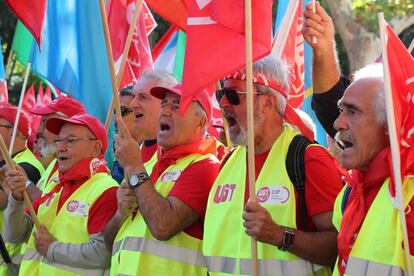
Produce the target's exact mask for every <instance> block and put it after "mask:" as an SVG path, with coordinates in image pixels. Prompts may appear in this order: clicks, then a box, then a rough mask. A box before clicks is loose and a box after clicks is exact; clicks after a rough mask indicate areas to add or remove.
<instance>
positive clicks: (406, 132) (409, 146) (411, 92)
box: [382, 21, 414, 192]
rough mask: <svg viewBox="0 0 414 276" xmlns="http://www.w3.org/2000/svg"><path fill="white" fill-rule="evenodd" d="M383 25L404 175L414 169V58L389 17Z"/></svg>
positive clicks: (384, 60)
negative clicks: (389, 22)
mask: <svg viewBox="0 0 414 276" xmlns="http://www.w3.org/2000/svg"><path fill="white" fill-rule="evenodd" d="M382 27H383V28H384V31H385V36H386V38H385V39H386V48H387V59H385V57H383V62H384V66H387V65H388V68H385V70H386V71H388V72H389V80H387V79H386V81H389V82H390V86H391V93H392V99H393V107H394V116H395V126H396V130H397V139H398V142H399V146H400V155H401V175H402V176H404V175H406V174H407V172H408V171H409V170H411V173H412V172H413V169H414V168H413V165H414V59H413V57H412V56H411V55H410V53H409V52H408V51H407V49H406V48H405V46H404V44H403V43H402V42H401V40H400V39H399V38H398V36H397V35H396V34H395V33H394V31H393V30H392V28H391V27H390V26H389V25H388V24H387V23H386V22H385V21H384V22H383V26H382ZM386 78H387V76H386ZM392 192H393V191H392Z"/></svg>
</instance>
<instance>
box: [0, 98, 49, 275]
mask: <svg viewBox="0 0 414 276" xmlns="http://www.w3.org/2000/svg"><path fill="white" fill-rule="evenodd" d="M16 115H17V107H15V106H12V105H5V104H2V105H0V135H1V136H2V137H3V140H4V142H5V144H6V146H7V148H9V147H10V143H11V138H12V134H13V125H14V123H15V120H16ZM30 136H31V127H30V121H29V118H28V117H27V115H26V114H25V113H24V112H23V111H22V112H21V113H20V118H19V124H18V126H17V133H16V137H15V140H14V146H13V152H12V154H11V155H12V158H13V160H14V162H15V163H17V164H18V165H19V166H20V167H21V168H22V169H23V170H24V172H25V174H26V175H27V182H26V183H25V186H26V189H27V192H28V194H29V196H30V198H31V199H32V200H34V199H36V198H37V197H38V196H39V195H40V193H39V192H38V191H37V189H36V188H35V185H33V183H37V181H38V180H39V179H40V177H41V176H42V174H43V173H44V171H45V170H44V168H43V166H42V164H41V163H40V161H39V160H37V158H36V157H35V155H34V154H33V153H32V151H31V150H30V149H28V148H27V141H28V139H29V137H30ZM0 160H1V161H0V167H1V170H0V175H1V176H0V184H1V188H2V190H1V191H0V220H1V223H0V229H2V223H3V210H4V209H5V208H6V207H7V197H8V195H9V193H10V189H9V187H8V186H7V185H6V183H5V182H6V181H4V177H5V175H4V173H5V170H6V167H5V166H4V165H5V161H4V158H3V156H2V154H1V153H0ZM6 247H7V251H8V253H9V255H10V257H11V258H12V261H13V263H15V264H19V263H20V260H19V258H18V256H19V255H20V250H21V246H17V245H12V244H8V243H6ZM6 274H7V266H6V265H5V264H4V263H2V264H1V265H0V275H6Z"/></svg>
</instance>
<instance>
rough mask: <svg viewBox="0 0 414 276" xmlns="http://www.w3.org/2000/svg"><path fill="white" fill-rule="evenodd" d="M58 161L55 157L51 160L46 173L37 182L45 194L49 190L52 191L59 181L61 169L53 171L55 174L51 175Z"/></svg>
mask: <svg viewBox="0 0 414 276" xmlns="http://www.w3.org/2000/svg"><path fill="white" fill-rule="evenodd" d="M56 162H57V159H54V160H53V161H52V162H50V164H49V166H48V167H47V169H46V171H45V173H44V174H43V175H42V177H41V178H40V179H39V181H38V182H37V184H36V186H37V188H39V190H41V191H42V193H43V194H47V193H48V192H50V191H51V190H52V189H53V187H55V185H56V184H57V183H59V170H56V171H55V172H54V173H53V175H50V174H51V173H52V170H53V168H54V167H55V164H56ZM48 179H49V181H48Z"/></svg>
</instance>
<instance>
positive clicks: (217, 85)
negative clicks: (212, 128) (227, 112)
mask: <svg viewBox="0 0 414 276" xmlns="http://www.w3.org/2000/svg"><path fill="white" fill-rule="evenodd" d="M216 89H217V90H221V84H220V81H218V82H216ZM223 128H224V134H225V135H226V143H227V147H228V148H229V149H231V148H233V143H232V142H231V140H230V134H229V124H228V123H227V120H226V118H223Z"/></svg>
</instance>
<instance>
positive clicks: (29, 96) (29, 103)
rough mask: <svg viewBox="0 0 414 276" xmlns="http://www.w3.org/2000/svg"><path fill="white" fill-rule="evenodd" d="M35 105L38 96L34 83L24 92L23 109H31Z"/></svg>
mask: <svg viewBox="0 0 414 276" xmlns="http://www.w3.org/2000/svg"><path fill="white" fill-rule="evenodd" d="M35 106H36V97H35V90H34V84H32V86H30V88H29V89H28V90H27V91H26V93H25V94H24V98H23V105H22V109H23V110H24V111H30V110H32V109H33V108H34V107H35Z"/></svg>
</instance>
